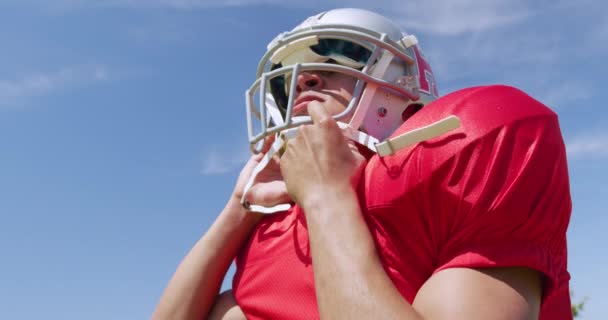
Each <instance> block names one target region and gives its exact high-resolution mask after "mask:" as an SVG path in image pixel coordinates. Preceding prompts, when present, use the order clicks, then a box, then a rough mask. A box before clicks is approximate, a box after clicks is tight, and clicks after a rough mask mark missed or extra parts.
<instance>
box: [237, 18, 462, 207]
mask: <svg viewBox="0 0 608 320" xmlns="http://www.w3.org/2000/svg"><path fill="white" fill-rule="evenodd" d="M310 71H317V72H321V71H330V72H339V73H343V74H345V75H348V76H352V77H354V78H356V79H357V82H356V84H355V88H354V91H353V98H352V99H351V101H350V102H349V104H348V106H347V108H346V109H345V110H344V111H343V112H341V113H340V114H337V115H334V119H336V121H337V122H338V124H339V125H340V127H341V128H342V129H343V133H344V135H345V136H346V137H347V138H349V139H352V140H354V141H357V142H359V143H360V144H362V145H365V146H367V147H368V148H369V149H371V150H372V151H375V152H377V153H378V154H379V155H380V156H386V155H390V154H393V153H394V152H395V151H396V150H398V149H400V148H403V147H405V146H407V145H411V144H413V143H416V142H420V141H424V140H426V139H430V138H432V137H434V136H437V135H439V134H442V133H443V132H446V131H449V130H452V129H454V128H455V127H457V126H459V125H460V123H459V121H458V119H457V118H455V117H449V118H446V119H443V120H441V121H438V122H436V123H433V124H431V125H429V126H427V127H423V128H419V129H416V130H413V131H411V132H408V133H404V134H401V135H400V136H398V137H390V139H389V136H390V135H391V134H392V133H393V132H394V131H395V130H396V129H397V128H399V126H401V124H403V122H404V121H405V120H406V119H407V118H409V116H411V115H412V114H413V113H414V112H416V111H417V110H419V109H420V108H422V107H423V106H424V105H426V104H427V103H429V102H431V101H433V100H435V99H436V98H437V96H438V95H437V87H436V85H435V79H434V77H433V72H432V70H431V68H430V66H429V64H428V62H427V61H426V59H425V58H424V55H423V54H422V50H421V49H420V47H419V46H418V41H417V39H416V37H415V36H413V35H409V34H407V33H404V32H402V31H401V30H400V29H399V28H398V27H397V26H396V25H395V24H393V23H392V22H391V21H390V20H388V19H387V18H385V17H383V16H381V15H379V14H376V13H373V12H370V11H365V10H361V9H336V10H331V11H327V12H323V13H320V14H318V15H315V16H312V17H310V18H308V19H306V20H305V21H304V22H302V23H301V24H300V25H298V26H297V27H295V28H294V29H293V30H292V31H289V32H284V33H281V34H279V35H278V36H277V37H276V38H275V39H274V40H272V41H271V42H270V44H269V45H268V50H267V52H266V54H265V55H264V56H263V57H262V60H261V61H260V64H259V66H258V69H257V79H256V80H255V82H254V83H253V85H252V86H251V87H250V88H249V90H247V91H246V94H245V99H246V105H247V109H246V113H247V127H248V134H249V143H250V145H251V150H252V152H253V153H259V152H261V151H262V149H263V143H264V140H265V138H266V137H269V136H276V137H277V138H276V139H275V140H274V143H273V144H272V145H271V146H270V149H269V150H268V151H267V152H266V154H265V155H264V157H263V158H262V160H261V162H260V163H259V164H258V165H257V166H256V167H255V168H254V171H253V173H252V176H251V177H250V179H249V181H248V183H247V185H246V186H245V192H244V195H243V198H242V199H241V203H242V204H243V206H244V207H245V208H247V209H249V210H251V211H256V212H261V213H274V212H280V211H284V210H287V209H288V208H289V207H290V204H280V205H277V206H274V207H270V208H268V207H264V206H261V205H256V204H251V203H248V202H247V201H246V199H245V198H246V194H247V192H248V190H249V189H250V187H251V186H252V184H253V181H254V179H255V177H256V175H257V174H258V173H259V172H261V171H262V170H263V169H264V167H265V166H266V165H267V164H268V162H269V161H270V160H271V158H272V156H273V155H274V154H276V153H278V152H280V150H281V149H282V148H283V146H284V144H285V140H286V139H290V138H292V137H294V136H295V134H296V131H297V129H298V127H299V126H300V125H304V124H310V123H312V121H311V119H310V117H308V116H298V117H294V116H292V115H293V114H294V112H293V107H294V96H295V94H291V93H295V92H296V86H297V79H298V75H299V74H300V73H301V72H310Z"/></svg>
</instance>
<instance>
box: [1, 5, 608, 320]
mask: <svg viewBox="0 0 608 320" xmlns="http://www.w3.org/2000/svg"><path fill="white" fill-rule="evenodd" d="M284 2H285V3H286V1H279V0H276V1H275V0H232V1H215V0H148V1H143V0H142V1H138V0H109V1H101V0H99V1H88V0H54V1H43V0H2V2H0V218H1V219H2V220H1V221H2V223H0V253H1V254H2V263H1V264H0V318H1V319H38V318H50V319H104V320H107V319H145V318H148V317H149V315H150V313H151V312H152V310H153V308H154V306H155V304H156V302H157V301H158V298H159V296H160V294H161V293H162V290H163V288H164V286H165V285H166V283H167V281H168V279H169V277H170V276H171V274H172V273H173V271H174V270H175V267H176V265H177V264H178V263H179V261H180V260H181V258H182V257H183V256H184V254H185V253H186V252H187V251H188V250H189V248H190V247H191V245H192V244H193V243H194V242H195V241H196V240H197V239H198V238H199V237H200V236H201V235H202V233H203V232H204V231H205V230H206V228H207V227H208V226H209V225H210V223H211V222H212V220H213V219H214V217H215V215H216V214H217V213H219V211H220V210H221V209H222V207H223V205H224V202H225V201H226V199H227V197H228V195H229V192H230V191H231V188H232V184H233V182H234V181H235V179H236V175H237V173H238V171H239V168H240V166H242V165H243V164H244V161H245V159H246V158H247V154H248V153H247V152H248V151H247V150H248V149H247V142H246V131H245V114H244V99H243V97H244V90H245V89H246V88H247V87H248V86H249V85H250V84H251V82H252V81H253V80H254V76H255V68H256V65H257V62H258V60H259V58H261V56H262V54H263V53H264V50H265V46H266V44H267V43H268V41H270V40H271V39H272V38H273V37H274V36H275V35H276V34H277V33H278V32H281V31H286V30H289V29H291V28H292V27H293V26H294V25H295V24H297V23H298V22H299V21H300V20H302V19H304V18H305V17H307V16H310V15H312V14H314V13H317V12H319V11H322V10H326V9H330V8H333V7H337V6H354V7H361V8H367V9H372V10H376V11H378V12H380V13H382V14H385V15H387V16H389V17H391V18H392V19H394V20H395V21H397V22H398V23H399V24H400V25H401V26H403V27H404V28H405V29H406V30H408V31H409V32H410V33H414V34H416V35H417V36H418V38H419V39H420V42H421V44H422V46H423V48H424V49H425V53H426V55H427V57H428V58H429V60H430V62H431V64H432V66H433V68H434V71H435V76H436V78H437V81H438V87H439V90H440V93H442V94H445V93H448V92H451V91H453V90H456V89H459V88H463V87H467V86H471V85H478V84H488V83H506V84H511V85H515V86H517V87H519V88H521V89H523V90H525V91H527V92H528V93H530V94H531V95H533V96H534V97H536V98H538V99H539V100H541V101H543V102H545V103H546V104H548V105H550V106H551V107H552V108H553V109H554V110H555V111H556V112H557V113H558V114H559V116H560V121H561V126H562V130H563V134H564V138H565V141H566V144H567V150H568V158H569V159H568V160H569V164H570V177H571V187H572V196H573V201H574V210H573V216H572V220H571V225H570V230H569V234H568V236H569V259H570V272H571V274H572V277H573V280H572V283H571V286H572V289H573V290H574V291H575V294H576V297H577V298H579V299H580V298H582V297H583V296H589V297H590V300H589V301H588V303H587V307H586V310H585V312H584V314H583V319H606V318H608V311H606V310H605V309H604V308H603V307H602V305H603V303H604V302H605V301H606V300H607V299H608V294H606V292H605V288H606V287H608V280H606V277H605V275H604V270H603V268H602V266H603V265H606V264H608V257H606V255H605V254H604V253H605V252H606V249H605V244H607V243H608V233H607V232H605V228H606V226H608V217H607V215H605V214H604V213H605V208H607V207H608V186H607V184H606V183H605V181H607V180H608V170H606V169H605V165H606V164H607V160H608V132H607V131H606V128H607V127H608V118H607V111H606V110H605V109H604V108H603V107H604V106H603V103H602V101H606V100H608V99H607V98H608V93H607V92H606V90H605V89H606V81H605V80H604V76H605V74H606V73H607V71H608V67H607V66H606V57H607V56H608V20H606V19H605V17H606V14H607V12H608V5H606V4H603V3H600V1H589V0H581V1H577V2H574V1H561V0H557V1H546V0H542V1H517V0H486V1H483V0H463V1H458V2H457V3H456V2H453V1H449V0H435V1H422V0H408V1H403V0H374V1H371V2H367V1H358V0H357V1H339V2H338V1H335V0H333V1H332V0H329V1H320V0H318V1H317V0H312V1H307V2H306V3H304V4H285V3H284ZM370 3H371V4H370ZM227 286H229V282H225V286H224V287H227Z"/></svg>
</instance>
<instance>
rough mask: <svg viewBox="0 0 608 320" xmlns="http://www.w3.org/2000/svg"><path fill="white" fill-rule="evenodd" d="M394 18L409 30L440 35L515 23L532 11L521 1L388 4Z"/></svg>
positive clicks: (444, 0) (418, 0)
mask: <svg viewBox="0 0 608 320" xmlns="http://www.w3.org/2000/svg"><path fill="white" fill-rule="evenodd" d="M387 2H390V3H391V9H392V10H387V12H392V14H391V15H392V16H393V18H394V19H395V20H396V21H398V22H399V23H401V24H402V25H403V26H405V27H406V28H408V29H415V30H420V31H423V32H428V33H433V34H440V35H458V34H463V33H467V32H479V31H486V30H490V29H494V28H497V27H501V26H505V25H511V24H516V23H519V22H521V21H522V20H524V19H525V18H527V17H528V16H529V15H530V14H531V12H530V9H529V8H527V7H526V6H525V5H524V4H523V3H522V2H521V1H509V0H488V1H483V0H463V1H450V0H434V1H432V0H431V1H424V0H416V1H408V2H407V4H406V5H404V3H403V2H402V1H387Z"/></svg>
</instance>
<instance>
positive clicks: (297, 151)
mask: <svg viewBox="0 0 608 320" xmlns="http://www.w3.org/2000/svg"><path fill="white" fill-rule="evenodd" d="M308 113H309V115H310V117H311V118H312V120H313V124H311V125H304V126H301V127H300V129H299V131H298V135H297V136H296V137H295V138H294V139H292V140H290V141H289V142H288V144H287V148H286V151H285V153H284V154H283V156H282V157H281V163H280V167H281V172H282V174H283V177H284V179H285V183H286V185H287V191H288V192H289V195H290V196H291V198H292V199H293V200H294V201H295V202H296V203H297V204H298V205H300V206H301V207H305V206H306V205H305V204H306V203H307V202H309V201H312V202H314V201H316V199H318V196H320V195H322V194H323V193H324V192H327V191H332V190H342V189H344V188H353V185H354V184H356V183H357V182H358V180H359V178H360V175H361V172H362V168H363V167H364V163H365V158H364V157H363V156H362V155H361V154H360V153H359V151H358V149H357V147H356V145H355V143H354V142H353V141H350V140H347V139H346V138H345V137H344V135H343V134H342V130H341V129H340V127H339V126H338V124H337V123H336V121H335V120H334V119H333V118H332V116H331V115H330V114H329V113H328V112H327V111H326V110H325V108H324V107H323V106H322V105H321V103H319V102H317V101H312V102H310V104H309V105H308Z"/></svg>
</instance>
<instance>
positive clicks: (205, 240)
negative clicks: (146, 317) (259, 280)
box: [152, 201, 258, 320]
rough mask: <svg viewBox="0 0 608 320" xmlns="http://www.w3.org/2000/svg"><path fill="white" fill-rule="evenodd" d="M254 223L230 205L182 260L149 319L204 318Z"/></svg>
mask: <svg viewBox="0 0 608 320" xmlns="http://www.w3.org/2000/svg"><path fill="white" fill-rule="evenodd" d="M227 210H229V211H231V212H227ZM257 220H258V217H256V216H254V215H253V214H251V213H247V212H245V211H244V209H243V208H242V207H241V206H240V204H239V203H238V201H231V202H229V203H228V204H227V205H226V208H224V211H223V212H222V213H221V214H220V215H219V216H218V218H217V219H216V221H215V222H214V223H213V225H212V226H211V227H210V228H209V230H208V231H207V232H206V233H205V234H204V235H203V236H202V237H201V239H200V240H199V241H198V242H197V243H196V244H195V245H194V247H193V248H192V249H191V250H190V252H189V253H188V255H187V256H186V257H185V258H184V260H182V262H181V264H180V265H179V267H178V269H177V271H176V272H175V274H174V275H173V277H172V279H171V281H170V282H169V284H168V286H167V288H166V289H165V292H164V293H163V296H162V298H161V300H160V302H159V304H158V306H157V308H156V310H155V312H154V315H153V316H152V318H153V319H197V320H198V319H203V318H204V317H205V316H206V315H207V313H208V312H209V310H210V309H211V307H212V306H213V302H214V300H215V298H216V296H217V294H218V292H219V289H220V286H221V283H222V279H223V278H224V275H225V274H226V271H227V270H228V267H229V266H230V263H231V262H232V260H233V259H234V257H235V256H236V254H237V252H238V250H239V248H240V247H241V245H242V244H243V243H244V241H245V240H246V238H247V236H248V234H249V232H250V231H251V229H252V227H253V226H254V225H255V223H256V222H257Z"/></svg>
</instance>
